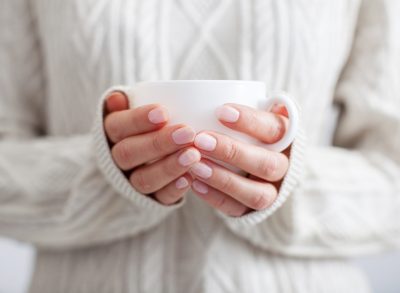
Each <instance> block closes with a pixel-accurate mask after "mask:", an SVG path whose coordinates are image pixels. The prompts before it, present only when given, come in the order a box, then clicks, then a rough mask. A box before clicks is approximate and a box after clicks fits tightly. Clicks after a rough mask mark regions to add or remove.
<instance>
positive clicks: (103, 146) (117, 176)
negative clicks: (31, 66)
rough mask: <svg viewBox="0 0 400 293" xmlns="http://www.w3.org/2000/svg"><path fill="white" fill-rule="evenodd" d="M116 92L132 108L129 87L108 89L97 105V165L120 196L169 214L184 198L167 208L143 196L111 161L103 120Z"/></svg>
mask: <svg viewBox="0 0 400 293" xmlns="http://www.w3.org/2000/svg"><path fill="white" fill-rule="evenodd" d="M116 91H117V92H122V93H123V94H124V95H126V96H127V97H128V99H129V104H130V107H132V106H133V105H132V102H133V91H132V88H131V87H127V86H114V87H111V88H109V89H108V90H107V91H105V93H104V94H103V95H102V97H101V99H100V102H99V104H98V109H97V113H96V119H95V123H94V127H93V131H92V132H93V138H94V140H93V142H94V150H95V155H96V160H97V165H98V167H99V169H100V171H101V172H102V174H103V175H104V177H105V179H106V180H107V182H108V183H109V184H110V185H111V186H112V187H113V188H114V190H115V191H116V192H117V193H119V194H120V195H122V196H124V197H126V198H127V199H129V200H130V201H131V202H132V203H133V204H135V205H137V206H139V207H140V208H143V209H149V210H152V212H154V213H158V214H160V216H161V215H162V214H165V213H169V212H170V211H172V210H175V209H177V208H179V207H181V206H182V205H183V204H184V202H185V198H183V199H182V200H181V201H179V202H178V203H176V204H174V205H168V206H167V205H163V204H161V203H159V202H157V201H156V200H154V199H152V198H150V197H149V196H147V195H145V194H142V193H139V192H138V191H136V190H135V189H134V188H133V186H132V185H131V184H130V182H129V180H128V178H126V176H125V175H124V173H123V172H122V171H121V170H120V169H119V168H118V167H117V165H116V164H115V163H114V161H113V159H112V156H111V150H110V146H109V143H108V140H107V136H106V133H105V130H104V123H103V118H104V108H105V106H104V103H105V100H106V98H107V97H108V96H109V95H110V94H111V93H112V92H116Z"/></svg>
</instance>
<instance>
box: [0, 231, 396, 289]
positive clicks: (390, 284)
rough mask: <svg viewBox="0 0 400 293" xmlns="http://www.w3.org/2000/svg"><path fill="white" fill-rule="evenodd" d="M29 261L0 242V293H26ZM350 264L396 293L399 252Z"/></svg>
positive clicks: (16, 246)
mask: <svg viewBox="0 0 400 293" xmlns="http://www.w3.org/2000/svg"><path fill="white" fill-rule="evenodd" d="M33 259H34V250H33V249H32V248H31V247H30V246H28V245H25V244H22V243H19V242H16V241H14V240H8V239H3V238H0V276H1V278H0V293H24V292H27V288H28V285H29V279H30V275H31V273H32V262H33ZM354 262H355V263H356V264H357V265H358V266H360V267H361V268H362V269H363V270H364V271H365V272H366V274H367V275H368V277H369V279H370V282H371V284H372V287H373V289H374V292H376V293H399V292H400V252H396V253H386V254H383V255H378V256H370V257H366V258H362V259H355V260H354ZM349 281H351V280H349ZM338 293H341V292H338ZM343 293H356V292H343Z"/></svg>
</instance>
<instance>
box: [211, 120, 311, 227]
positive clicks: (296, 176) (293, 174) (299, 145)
mask: <svg viewBox="0 0 400 293" xmlns="http://www.w3.org/2000/svg"><path fill="white" fill-rule="evenodd" d="M304 156H305V135H304V131H303V129H302V127H300V128H299V130H298V132H297V135H296V138H295V140H294V141H293V143H292V146H291V150H290V158H289V169H288V171H287V173H286V175H285V178H284V179H283V182H282V185H281V187H280V189H279V193H278V196H277V198H276V200H275V202H274V203H273V204H272V205H271V206H270V207H268V208H266V209H263V210H259V211H253V212H250V213H248V214H245V215H243V216H241V217H232V216H227V215H225V214H223V213H222V212H220V211H218V215H219V216H220V217H222V218H223V219H224V220H225V222H226V223H227V224H228V226H231V227H232V228H236V229H235V230H237V229H238V228H239V229H240V228H245V227H247V226H253V225H257V224H259V223H260V222H262V221H264V220H265V219H267V218H268V217H269V216H271V215H272V214H273V213H274V212H275V211H276V210H277V209H279V208H280V207H281V206H282V204H283V203H284V202H285V201H286V199H287V198H288V197H289V196H290V195H291V194H292V192H293V190H294V189H295V188H296V186H297V185H298V183H299V182H300V178H301V176H302V174H303V173H304V172H303V166H304Z"/></svg>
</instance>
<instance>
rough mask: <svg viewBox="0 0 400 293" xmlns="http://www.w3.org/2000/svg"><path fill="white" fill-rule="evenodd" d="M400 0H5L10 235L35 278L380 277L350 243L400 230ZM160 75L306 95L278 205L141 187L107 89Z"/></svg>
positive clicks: (291, 280)
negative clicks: (163, 200) (121, 156)
mask: <svg viewBox="0 0 400 293" xmlns="http://www.w3.org/2000/svg"><path fill="white" fill-rule="evenodd" d="M399 3H400V1H396V0H392V1H390V0H365V1H361V0H335V1H328V0H327V1H311V0H302V1H297V0H296V1H290V0H0V70H1V74H0V233H1V234H2V235H5V236H8V237H12V238H15V239H19V240H21V241H26V242H30V243H33V244H34V245H36V246H37V248H38V255H37V261H36V270H35V274H34V278H33V282H32V285H31V291H32V292H40V293H43V292H74V293H77V292H152V293H153V292H154V293H156V292H168V293H187V292H193V293H200V292H208V293H219V292H255V293H257V292H269V293H274V292H275V293H277V292H283V293H288V292H295V293H298V292H307V293H313V292H315V293H316V292H318V293H321V292H328V293H330V292H332V293H333V292H344V293H347V292H358V293H363V292H368V290H369V289H368V285H367V284H366V282H365V280H364V278H363V276H362V274H360V273H359V272H358V271H357V270H356V269H354V268H353V267H352V266H351V265H349V264H348V263H347V262H346V260H345V258H343V257H348V256H354V255H359V254H365V253H376V252H379V251H382V250H385V249H390V248H394V247H396V246H398V245H399V242H400V218H399V215H400V88H399V84H400V74H399V70H400V62H399V59H400V57H399V55H400V54H399V53H400V42H399V39H400V37H399V36H400V30H399V29H400V21H399V17H398V15H397V14H398V12H399V11H400V5H399ZM156 79H256V80H262V81H265V82H266V83H267V84H268V87H269V88H270V89H275V90H286V91H288V92H290V93H291V94H292V95H293V96H295V98H296V99H297V102H298V104H299V105H300V106H301V108H302V112H303V118H302V120H303V130H302V133H304V134H305V135H306V136H307V137H308V139H307V143H305V140H304V137H303V135H302V133H300V134H299V135H298V137H297V139H296V141H295V142H294V144H293V146H292V153H291V158H290V159H291V165H290V169H289V172H288V173H287V175H286V177H285V179H284V183H283V185H282V187H281V189H280V194H279V197H278V199H277V201H276V202H275V204H274V205H273V206H272V207H271V208H268V209H266V210H262V211H259V212H252V213H250V214H247V215H245V216H242V217H239V218H232V217H227V216H224V215H222V214H219V213H217V212H216V211H215V210H213V209H211V208H209V207H208V206H206V205H205V204H204V203H203V202H201V201H200V200H199V199H198V198H197V197H196V196H194V195H193V194H190V193H189V194H188V195H187V197H186V198H185V200H184V201H183V202H181V203H179V204H177V205H174V206H163V205H160V204H159V203H157V202H155V201H153V200H152V199H150V198H147V197H146V196H144V195H142V194H139V193H138V192H136V191H135V190H134V189H133V188H132V187H131V186H130V185H129V183H128V181H127V180H126V179H125V177H124V176H123V174H122V173H121V172H120V171H119V170H118V169H117V168H116V166H115V165H114V164H113V162H112V159H111V157H110V151H109V148H108V146H107V143H106V140H105V136H104V132H103V128H102V102H103V101H102V98H101V97H102V96H103V97H104V95H103V93H105V92H107V88H109V87H110V86H113V85H117V84H123V85H127V86H129V85H134V84H135V82H137V81H141V80H156ZM126 89H127V92H128V93H129V87H126ZM334 105H335V106H334ZM335 108H336V109H339V110H340V115H336V116H335V115H333V114H334V113H335V111H334V110H333V109H335ZM96 109H97V112H96ZM337 112H339V111H337ZM332 113H333V114H332ZM91 129H93V130H91ZM333 130H335V131H333ZM333 145H334V146H333ZM0 261H1V260H0ZM0 277H1V276H0Z"/></svg>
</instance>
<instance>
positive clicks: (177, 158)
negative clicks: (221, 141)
mask: <svg viewBox="0 0 400 293" xmlns="http://www.w3.org/2000/svg"><path fill="white" fill-rule="evenodd" d="M200 159H201V154H200V152H199V151H198V150H197V149H195V148H194V147H189V148H187V149H184V150H182V151H179V152H176V153H174V154H172V155H169V156H168V157H166V158H163V159H161V160H158V161H156V162H154V163H152V164H149V165H145V166H143V167H140V168H137V169H136V170H134V171H133V172H132V174H131V176H130V178H129V180H130V182H131V184H132V186H133V187H135V189H136V190H138V191H139V192H140V193H144V194H148V193H153V192H155V191H157V190H159V189H161V188H163V187H164V186H166V185H167V184H169V183H170V182H171V181H173V180H175V179H176V178H178V177H180V176H182V175H183V174H185V173H186V172H187V171H188V170H189V169H190V167H191V166H192V165H193V164H195V163H197V162H199V161H200Z"/></svg>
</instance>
